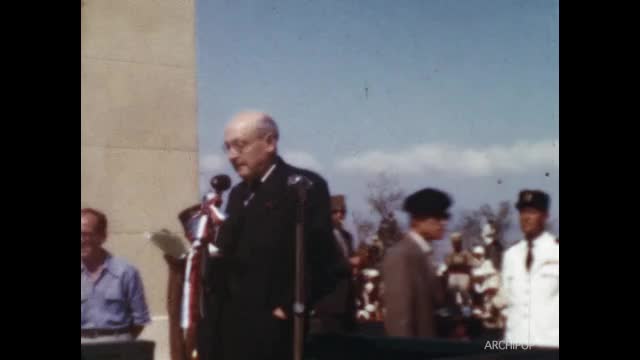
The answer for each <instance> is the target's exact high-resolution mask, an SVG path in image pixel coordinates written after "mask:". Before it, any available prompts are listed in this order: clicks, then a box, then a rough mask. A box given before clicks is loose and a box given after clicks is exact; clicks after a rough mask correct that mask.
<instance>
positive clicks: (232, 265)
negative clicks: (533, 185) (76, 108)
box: [81, 112, 559, 360]
mask: <svg viewBox="0 0 640 360" xmlns="http://www.w3.org/2000/svg"><path fill="white" fill-rule="evenodd" d="M278 140H279V131H278V127H277V125H276V123H275V121H274V120H273V119H272V118H271V117H270V116H269V115H267V114H264V113H259V112H242V113H240V114H238V115H237V116H235V117H234V118H233V119H232V120H231V121H230V122H229V123H228V125H227V127H226V128H225V132H224V144H225V149H226V151H227V155H228V158H229V161H230V162H231V164H232V166H233V168H234V170H235V171H236V172H237V174H238V175H239V176H240V177H241V178H242V182H240V183H239V184H236V185H235V186H234V187H233V188H232V189H231V192H230V194H229V197H228V201H227V203H226V208H225V211H224V213H225V215H224V216H221V215H220V213H219V212H217V211H210V209H217V208H218V207H219V206H220V205H221V197H220V196H211V197H208V198H207V200H206V201H205V203H203V204H201V205H194V206H192V207H190V208H188V209H185V210H183V211H181V212H180V214H179V216H178V217H179V219H180V222H181V223H182V225H183V230H184V237H185V238H186V239H187V240H188V242H189V243H190V245H191V247H190V249H189V251H188V253H185V254H184V255H183V256H181V257H178V258H176V257H175V256H170V255H165V259H166V261H167V264H168V265H169V287H168V297H167V308H168V311H169V318H170V342H171V357H172V360H184V359H207V360H208V359H283V358H290V357H291V356H292V353H291V352H292V351H294V350H292V349H293V347H292V346H291V345H292V342H293V341H294V340H293V339H294V333H295V331H297V330H296V328H295V327H294V320H296V319H304V320H305V321H306V323H307V324H308V326H306V327H305V334H308V333H312V334H313V333H336V332H337V333H353V332H357V331H358V328H359V324H362V323H366V322H380V323H383V324H384V328H385V330H386V333H387V335H389V336H404V337H417V338H420V337H425V338H428V337H446V338H452V339H492V340H497V339H505V340H507V341H511V342H514V343H523V344H530V345H541V346H552V347H558V346H559V333H558V331H559V326H558V323H559V319H558V317H559V314H558V309H559V270H558V269H559V255H558V254H559V251H558V246H559V245H558V244H559V241H558V238H557V237H556V236H554V235H552V234H550V233H548V232H547V231H546V230H545V222H546V221H547V218H548V213H549V205H550V198H549V196H548V195H547V194H546V193H544V192H542V191H538V190H523V191H522V192H521V193H520V194H519V195H518V198H517V204H516V207H517V209H518V210H519V221H520V227H521V230H522V233H523V236H524V239H523V240H522V241H520V242H518V243H516V244H515V245H514V246H512V247H510V248H508V249H506V250H505V249H503V248H502V246H501V241H500V239H497V236H496V235H497V233H496V227H495V225H494V224H493V223H492V222H490V221H489V222H487V224H486V225H485V227H484V228H483V232H482V238H483V243H481V244H476V245H475V246H473V247H472V248H470V249H465V248H463V246H462V245H463V236H464V234H461V233H453V234H452V235H451V237H450V241H451V245H452V249H453V250H452V252H451V253H450V254H448V255H447V256H446V259H445V261H444V263H443V264H440V266H438V265H437V264H436V263H435V261H434V259H433V244H432V243H433V242H434V241H440V240H442V239H443V237H444V234H445V233H446V231H447V226H448V220H449V218H450V214H449V208H450V206H451V205H452V203H453V199H452V198H451V195H449V194H447V193H445V192H443V191H441V190H438V189H433V188H425V189H422V190H419V191H417V192H415V193H413V194H411V195H410V196H408V197H407V198H406V199H405V200H404V205H403V210H404V211H405V212H406V213H407V215H408V219H409V230H408V231H407V232H406V233H404V234H402V236H401V237H400V238H399V239H397V240H398V241H395V242H394V244H393V245H392V246H390V247H387V246H386V245H385V243H388V242H385V241H384V237H385V236H387V235H388V234H389V233H390V232H389V231H388V227H389V221H388V220H389V219H383V222H382V223H381V226H380V229H379V231H378V234H377V236H376V237H375V238H374V239H373V240H372V241H371V243H370V244H362V245H361V246H360V247H359V248H357V249H356V248H355V246H354V238H353V236H352V235H351V234H350V233H349V232H348V231H347V230H346V229H345V227H344V221H345V217H346V215H347V206H346V198H345V196H344V195H334V196H330V193H329V186H328V184H327V182H326V181H325V180H324V179H323V178H322V177H321V176H320V175H318V174H315V173H313V172H311V171H308V170H304V169H299V168H295V167H293V166H290V165H289V164H287V163H286V162H285V160H284V159H282V158H281V157H280V156H279V155H278V152H277V144H278ZM296 177H297V179H298V180H299V178H300V177H304V178H305V179H307V185H306V187H305V188H304V190H300V189H301V187H299V186H298V187H296V186H297V185H295V186H292V180H291V179H295V178H296ZM301 191H303V192H301ZM302 193H303V194H304V196H302V195H300V194H302ZM217 195H219V194H217ZM301 215H303V216H301ZM203 219H205V220H204V222H203ZM300 219H304V221H303V224H304V227H303V228H298V227H297V226H298V225H299V224H300V222H299V220H300ZM203 224H205V225H204V227H203ZM298 229H304V230H303V232H302V235H303V237H304V244H305V245H304V257H303V259H304V263H305V264H304V265H305V266H304V267H303V268H302V269H303V270H302V271H300V272H296V269H297V268H298V267H297V265H298V264H297V262H296V256H295V254H296V250H298V246H299V245H296V244H297V243H296V240H297V239H298V238H297V236H296V235H297V232H296V230H298ZM298 235H300V233H298ZM106 238H107V217H106V216H105V215H104V214H103V213H102V212H100V211H98V210H95V209H89V208H85V209H82V210H81V290H82V291H81V342H82V343H88V342H96V341H112V340H133V339H135V338H136V337H137V336H138V335H139V334H140V332H141V331H142V329H143V327H144V326H145V325H146V324H148V322H149V321H150V318H149V311H148V309H147V306H146V301H145V297H144V290H143V286H142V281H141V279H140V276H139V274H138V272H137V270H136V269H135V267H133V266H132V265H130V264H128V263H127V262H126V261H124V260H123V259H121V258H119V257H116V256H113V255H112V254H110V253H109V252H107V251H106V250H105V249H104V248H103V244H104V242H105V240H106ZM298 244H299V243H298ZM300 279H301V281H302V283H303V284H304V291H303V292H302V293H300V292H296V291H294V290H296V289H298V284H299V283H298V282H297V281H296V280H300ZM301 294H302V295H301ZM301 298H302V299H303V302H302V303H301Z"/></svg>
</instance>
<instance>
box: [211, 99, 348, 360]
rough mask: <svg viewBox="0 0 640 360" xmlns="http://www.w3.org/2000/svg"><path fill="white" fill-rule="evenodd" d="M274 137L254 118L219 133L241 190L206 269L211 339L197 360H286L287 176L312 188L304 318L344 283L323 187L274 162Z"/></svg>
mask: <svg viewBox="0 0 640 360" xmlns="http://www.w3.org/2000/svg"><path fill="white" fill-rule="evenodd" d="M279 137H280V133H279V131H278V126H277V125H276V123H275V121H274V120H273V119H272V118H271V116H269V115H267V114H265V113H261V112H253V111H246V112H242V113H239V114H237V115H236V116H234V117H233V119H232V120H231V121H230V122H229V123H228V124H227V126H226V128H225V132H224V150H225V152H226V153H227V157H228V159H229V161H230V162H231V165H232V166H233V168H234V170H235V171H236V173H237V174H238V175H239V176H240V178H242V182H240V183H239V184H237V185H236V186H234V187H233V189H232V190H231V193H230V194H229V199H228V202H227V207H226V212H227V216H228V217H227V220H226V221H225V223H224V224H223V225H222V227H221V229H220V232H219V235H218V239H217V244H218V245H219V247H220V249H221V254H222V256H221V257H219V258H213V259H210V261H209V264H208V266H207V274H206V276H205V289H206V291H207V293H208V296H207V312H206V318H205V321H207V322H208V324H210V326H212V329H211V330H212V331H211V333H212V336H211V339H210V340H211V341H204V342H205V343H204V344H201V346H200V348H201V353H207V355H206V356H204V354H203V356H202V357H203V358H205V359H206V358H211V359H216V360H218V359H233V360H242V359H252V360H260V359H287V358H291V357H292V349H293V300H294V298H293V297H294V280H295V278H296V274H295V239H296V237H295V235H296V207H297V204H298V201H297V193H296V191H295V189H294V188H292V187H291V186H290V185H288V179H289V177H290V176H292V175H302V176H304V177H306V178H307V179H309V180H310V181H311V183H312V186H311V187H310V188H309V189H308V191H307V198H306V205H305V208H304V219H305V225H304V228H305V232H304V235H305V244H306V245H305V248H306V254H305V259H306V263H307V265H306V271H305V274H304V279H305V288H306V294H307V296H306V298H307V312H308V309H309V308H310V307H311V306H312V305H313V303H314V302H316V301H317V300H318V299H319V298H320V297H322V296H324V295H326V294H328V293H329V292H330V291H331V290H333V288H334V287H335V284H336V283H337V281H338V280H339V279H340V278H341V277H342V276H348V275H349V273H348V269H343V268H342V262H340V255H339V252H338V251H339V250H338V248H337V247H336V245H335V241H334V239H333V234H332V226H331V217H330V216H331V215H330V214H331V212H330V200H329V189H328V186H327V183H326V182H325V180H324V179H323V178H322V177H320V176H319V175H317V174H315V173H313V172H311V171H308V170H303V169H298V168H295V167H292V166H290V165H288V164H287V163H286V162H285V161H284V160H283V159H282V158H280V157H279V156H278V140H279Z"/></svg>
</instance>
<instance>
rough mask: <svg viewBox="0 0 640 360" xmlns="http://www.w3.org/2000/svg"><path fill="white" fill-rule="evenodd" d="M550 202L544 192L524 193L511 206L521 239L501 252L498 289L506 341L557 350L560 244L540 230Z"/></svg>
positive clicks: (558, 341)
mask: <svg viewBox="0 0 640 360" xmlns="http://www.w3.org/2000/svg"><path fill="white" fill-rule="evenodd" d="M549 203H550V199H549V195H547V194H546V193H544V192H542V191H538V190H524V191H521V192H520V195H519V199H518V203H517V204H516V207H517V209H518V210H519V212H520V228H521V229H522V232H523V233H524V239H523V240H521V241H520V242H518V243H517V244H516V245H514V246H512V247H511V248H509V249H508V250H507V251H506V252H505V255H504V264H503V279H504V282H503V289H502V290H503V291H504V296H505V300H506V305H507V308H506V309H505V314H506V317H507V326H506V333H505V340H506V341H508V342H511V343H518V344H527V345H530V346H551V347H559V346H560V334H559V322H560V320H559V308H560V306H559V304H560V288H559V285H560V281H559V280H560V276H559V275H560V272H559V265H560V261H559V259H560V257H559V244H558V242H557V241H556V236H554V235H552V234H550V233H548V232H547V231H545V223H546V221H547V219H548V216H549Z"/></svg>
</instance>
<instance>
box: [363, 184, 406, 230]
mask: <svg viewBox="0 0 640 360" xmlns="http://www.w3.org/2000/svg"><path fill="white" fill-rule="evenodd" d="M367 188H368V189H369V194H368V195H367V203H368V204H369V206H370V207H371V211H372V212H373V213H375V214H377V215H379V216H380V218H382V219H385V218H389V217H391V216H392V215H393V212H394V211H396V210H399V209H400V207H401V205H402V199H404V191H402V190H401V189H400V188H399V186H398V182H397V181H396V180H395V179H393V178H392V177H390V176H388V175H387V174H385V173H380V174H379V175H378V177H377V178H376V179H375V180H374V181H372V182H369V183H368V184H367Z"/></svg>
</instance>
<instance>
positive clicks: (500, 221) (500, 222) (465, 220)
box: [454, 201, 512, 249]
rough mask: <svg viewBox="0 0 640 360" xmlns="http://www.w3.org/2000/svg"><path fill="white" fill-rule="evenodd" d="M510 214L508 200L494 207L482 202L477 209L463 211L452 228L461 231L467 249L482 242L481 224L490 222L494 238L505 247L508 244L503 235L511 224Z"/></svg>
mask: <svg viewBox="0 0 640 360" xmlns="http://www.w3.org/2000/svg"><path fill="white" fill-rule="evenodd" d="M511 214H512V209H511V205H510V203H509V202H508V201H503V202H501V203H499V204H498V206H497V207H496V208H495V209H494V208H492V207H491V206H490V205H488V204H484V205H482V206H481V207H480V208H479V209H477V210H471V211H464V212H463V213H462V218H461V220H460V221H459V222H458V223H457V224H456V225H455V226H454V229H456V231H459V232H461V233H462V236H463V246H464V247H465V248H467V249H468V248H470V247H472V246H473V245H475V244H479V243H482V226H483V224H484V223H485V222H487V221H488V222H491V223H493V225H494V228H495V230H496V239H498V241H500V243H501V244H502V245H503V246H505V247H506V246H508V245H509V244H507V243H506V239H505V236H504V235H505V234H506V233H507V231H508V230H509V228H510V227H511V226H512V220H511Z"/></svg>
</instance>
